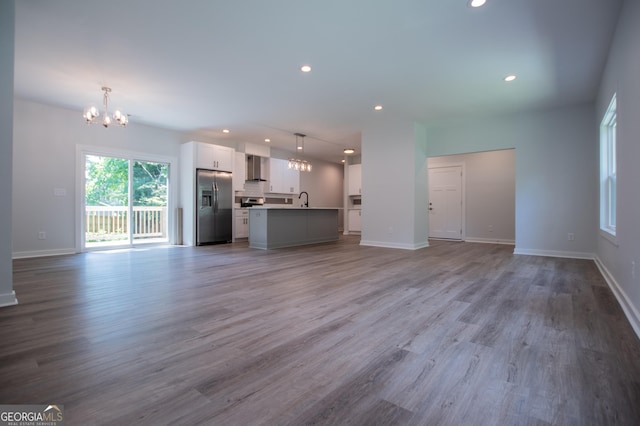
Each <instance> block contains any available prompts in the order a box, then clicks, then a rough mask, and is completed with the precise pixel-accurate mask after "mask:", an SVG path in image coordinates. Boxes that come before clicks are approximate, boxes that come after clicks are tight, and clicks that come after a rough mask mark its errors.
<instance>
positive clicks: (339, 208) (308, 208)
mask: <svg viewBox="0 0 640 426" xmlns="http://www.w3.org/2000/svg"><path fill="white" fill-rule="evenodd" d="M248 208H249V209H250V210H343V208H342V207H279V206H253V207H248Z"/></svg>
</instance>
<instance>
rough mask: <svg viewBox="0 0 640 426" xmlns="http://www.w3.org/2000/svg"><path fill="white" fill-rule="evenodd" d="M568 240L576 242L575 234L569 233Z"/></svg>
mask: <svg viewBox="0 0 640 426" xmlns="http://www.w3.org/2000/svg"><path fill="white" fill-rule="evenodd" d="M567 240H568V241H573V240H574V236H573V232H569V233H568V234H567Z"/></svg>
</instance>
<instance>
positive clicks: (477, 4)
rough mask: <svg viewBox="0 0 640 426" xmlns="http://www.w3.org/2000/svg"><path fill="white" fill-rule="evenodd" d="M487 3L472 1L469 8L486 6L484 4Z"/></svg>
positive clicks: (485, 0) (479, 0) (483, 0)
mask: <svg viewBox="0 0 640 426" xmlns="http://www.w3.org/2000/svg"><path fill="white" fill-rule="evenodd" d="M486 2H487V0H471V1H470V2H469V6H471V7H480V6H484V4H485V3H486Z"/></svg>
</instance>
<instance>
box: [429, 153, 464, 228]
mask: <svg viewBox="0 0 640 426" xmlns="http://www.w3.org/2000/svg"><path fill="white" fill-rule="evenodd" d="M463 211H464V199H463V197H462V166H450V167H433V168H429V238H443V239H449V240H462V238H463V233H462V225H463V222H462V212H463Z"/></svg>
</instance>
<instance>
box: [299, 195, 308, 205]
mask: <svg viewBox="0 0 640 426" xmlns="http://www.w3.org/2000/svg"><path fill="white" fill-rule="evenodd" d="M302 194H306V196H307V201H306V202H305V203H304V206H305V207H309V193H308V192H307V191H302V192H301V193H300V195H298V200H299V199H300V197H302Z"/></svg>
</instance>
